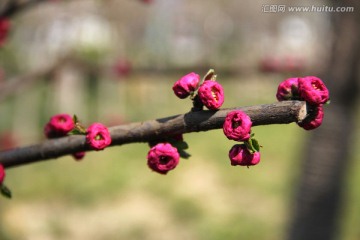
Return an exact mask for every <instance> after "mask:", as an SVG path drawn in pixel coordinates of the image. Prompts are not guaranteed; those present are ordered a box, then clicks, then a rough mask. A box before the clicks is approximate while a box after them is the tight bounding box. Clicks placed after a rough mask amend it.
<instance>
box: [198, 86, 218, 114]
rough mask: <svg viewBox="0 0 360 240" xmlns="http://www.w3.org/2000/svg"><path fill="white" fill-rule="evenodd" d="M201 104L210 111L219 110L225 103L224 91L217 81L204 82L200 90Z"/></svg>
mask: <svg viewBox="0 0 360 240" xmlns="http://www.w3.org/2000/svg"><path fill="white" fill-rule="evenodd" d="M198 94H199V98H200V100H201V102H202V103H203V104H204V105H205V106H206V107H207V108H208V109H210V110H216V109H219V108H220V107H221V106H222V104H223V103H224V89H223V87H222V86H221V85H220V84H219V83H218V82H215V81H211V80H208V81H204V82H203V83H202V84H201V86H200V87H199V90H198Z"/></svg>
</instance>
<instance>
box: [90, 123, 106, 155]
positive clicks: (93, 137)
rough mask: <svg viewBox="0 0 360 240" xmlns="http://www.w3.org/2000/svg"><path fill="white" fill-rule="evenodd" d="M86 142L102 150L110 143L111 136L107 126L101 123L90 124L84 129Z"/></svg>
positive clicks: (95, 148)
mask: <svg viewBox="0 0 360 240" xmlns="http://www.w3.org/2000/svg"><path fill="white" fill-rule="evenodd" d="M86 142H87V143H88V144H89V145H90V147H91V148H92V149H94V150H102V149H104V148H106V147H107V146H109V145H110V144H111V136H110V132H109V130H108V128H107V127H105V126H104V125H103V124H101V123H93V124H91V125H90V126H89V127H88V129H87V131H86Z"/></svg>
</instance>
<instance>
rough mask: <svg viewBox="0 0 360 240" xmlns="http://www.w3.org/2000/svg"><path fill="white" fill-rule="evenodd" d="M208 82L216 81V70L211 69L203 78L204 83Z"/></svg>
mask: <svg viewBox="0 0 360 240" xmlns="http://www.w3.org/2000/svg"><path fill="white" fill-rule="evenodd" d="M206 80H216V74H215V70H214V69H209V71H208V72H207V73H206V74H205V76H204V78H203V82H204V81H206Z"/></svg>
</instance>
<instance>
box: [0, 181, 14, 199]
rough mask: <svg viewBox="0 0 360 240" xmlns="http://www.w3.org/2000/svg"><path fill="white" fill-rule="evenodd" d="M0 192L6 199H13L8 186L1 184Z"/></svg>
mask: <svg viewBox="0 0 360 240" xmlns="http://www.w3.org/2000/svg"><path fill="white" fill-rule="evenodd" d="M0 191H1V194H2V195H3V196H4V197H7V198H11V197H12V194H11V191H10V189H9V188H8V187H7V186H5V185H4V184H1V187H0Z"/></svg>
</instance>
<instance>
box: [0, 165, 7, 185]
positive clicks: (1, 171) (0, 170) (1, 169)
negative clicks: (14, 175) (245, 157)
mask: <svg viewBox="0 0 360 240" xmlns="http://www.w3.org/2000/svg"><path fill="white" fill-rule="evenodd" d="M5 175H6V174H5V169H4V166H3V165H2V164H0V185H1V184H2V183H3V181H4V178H5Z"/></svg>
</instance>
